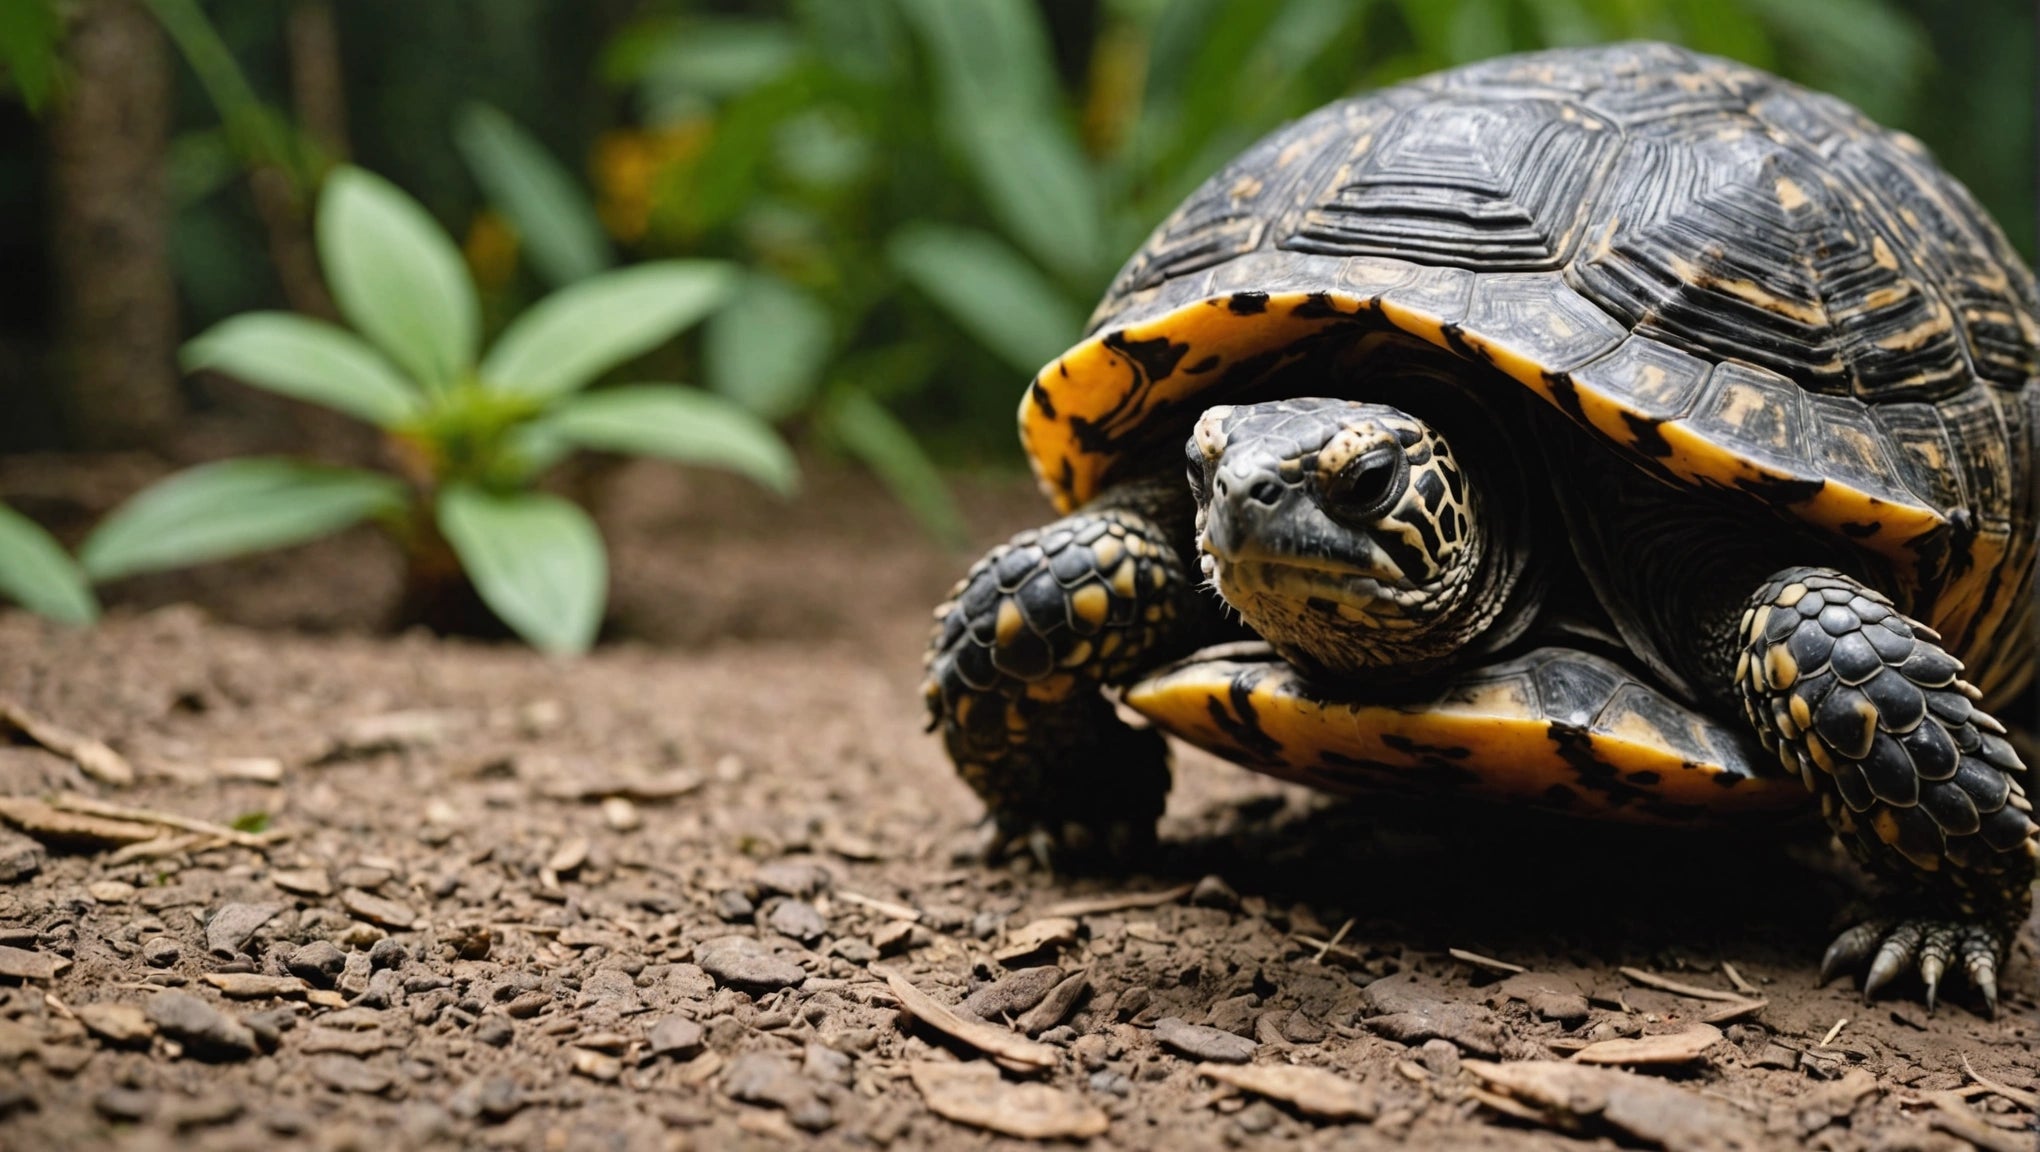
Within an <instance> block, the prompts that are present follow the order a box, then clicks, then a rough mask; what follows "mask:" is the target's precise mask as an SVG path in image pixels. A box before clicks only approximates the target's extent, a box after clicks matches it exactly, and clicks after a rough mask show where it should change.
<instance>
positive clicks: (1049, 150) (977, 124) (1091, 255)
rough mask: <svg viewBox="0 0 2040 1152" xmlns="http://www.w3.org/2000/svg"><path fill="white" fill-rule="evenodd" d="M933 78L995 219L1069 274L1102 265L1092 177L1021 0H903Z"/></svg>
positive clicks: (1030, 8)
mask: <svg viewBox="0 0 2040 1152" xmlns="http://www.w3.org/2000/svg"><path fill="white" fill-rule="evenodd" d="M902 8H903V9H904V11H905V12H906V14H907V16H908V17H909V19H910V20H911V21H912V22H913V24H914V25H915V27H916V29H917V30H918V31H919V33H920V36H921V40H922V42H923V43H924V44H925V45H926V46H927V49H928V54H929V57H930V58H931V60H932V61H933V63H934V67H935V73H936V76H937V77H938V79H939V80H940V81H941V88H942V96H943V109H944V122H945V124H946V126H947V134H948V136H949V137H950V139H951V140H952V141H954V143H955V144H956V146H957V147H958V148H960V149H961V150H962V152H963V155H964V157H965V159H966V160H968V161H969V163H970V166H971V169H972V171H973V173H974V174H975V175H976V177H977V181H978V184H979V186H980V187H981V188H982V190H983V192H984V196H985V201H986V205H987V206H988V207H989V208H990V209H991V211H992V214H993V216H995V217H996V218H997V219H998V221H999V223H1000V224H1001V225H1002V226H1003V227H1004V228H1005V229H1006V230H1007V231H1008V232H1010V233H1011V234H1012V236H1013V238H1014V239H1015V240H1017V241H1018V242H1019V243H1020V244H1021V245H1022V246H1023V247H1025V248H1026V249H1027V250H1028V251H1029V252H1031V253H1033V254H1034V256H1035V257H1036V258H1037V259H1039V260H1041V262H1042V263H1044V264H1047V265H1049V266H1050V267H1052V268H1054V269H1056V270H1057V271H1058V272H1061V273H1063V274H1064V275H1067V276H1070V277H1072V278H1073V279H1076V280H1085V281H1088V280H1090V279H1092V278H1093V277H1095V276H1096V275H1097V273H1098V272H1099V271H1100V270H1101V264H1102V258H1101V257H1102V252H1103V237H1104V230H1105V229H1104V224H1103V211H1102V209H1101V206H1100V201H1099V196H1098V190H1097V187H1096V182H1095V180H1094V179H1093V176H1092V173H1091V169H1090V166H1089V164H1088V163H1087V162H1086V161H1085V159H1084V154H1083V149H1082V148H1080V147H1079V146H1078V144H1077V140H1076V137H1075V134H1074V133H1073V132H1072V131H1071V130H1070V128H1069V126H1068V125H1067V124H1066V123H1064V121H1063V118H1062V116H1061V114H1060V106H1059V104H1058V91H1059V88H1058V84H1057V77H1056V72H1055V63H1054V59H1053V57H1052V56H1051V54H1050V52H1049V47H1048V33H1047V29H1046V28H1044V27H1043V25H1042V21H1041V14H1040V12H1039V11H1038V10H1037V9H1036V7H1035V5H1033V4H1032V3H1029V2H1028V0H974V2H973V3H968V4H958V3H953V2H952V0H902Z"/></svg>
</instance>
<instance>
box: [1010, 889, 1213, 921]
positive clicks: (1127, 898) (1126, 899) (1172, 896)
mask: <svg viewBox="0 0 2040 1152" xmlns="http://www.w3.org/2000/svg"><path fill="white" fill-rule="evenodd" d="M1196 887H1197V885H1195V884H1183V885H1180V886H1178V887H1175V888H1165V889H1163V890H1162V891H1160V892H1123V893H1120V894H1119V895H1117V896H1086V897H1082V898H1079V899H1076V900H1064V901H1062V902H1060V903H1057V904H1051V905H1049V906H1048V907H1047V908H1044V909H1042V912H1041V914H1042V915H1043V916H1044V917H1054V916H1102V915H1104V914H1105V913H1107V912H1125V911H1127V910H1129V909H1133V908H1159V907H1161V906H1162V905H1164V904H1174V903H1176V902H1177V901H1178V900H1181V899H1182V898H1183V897H1185V896H1188V895H1190V893H1191V892H1192V891H1194V890H1195V889H1196Z"/></svg>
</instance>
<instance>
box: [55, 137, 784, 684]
mask: <svg viewBox="0 0 2040 1152" xmlns="http://www.w3.org/2000/svg"><path fill="white" fill-rule="evenodd" d="M316 238H317V243H318V250H319V256H320V261H321V263H322V264H323V266H324V268H325V272H326V280H327V285H328V287H329V288H330V290H331V292H332V295H333V299H334V301H335V303H336V305H337V306H338V308H339V310H340V313H341V315H342V316H343V317H345V318H346V320H347V321H348V323H349V324H350V325H352V327H353V328H354V329H355V331H354V332H349V331H347V330H346V329H343V328H340V327H338V326H335V325H331V324H327V323H324V322H322V321H318V320H313V319H309V318H306V317H303V316H298V315H293V314H289V313H278V312H259V313H249V314H245V315H241V316H237V317H234V318H232V319H229V320H226V321H224V322H222V323H220V324H219V325H217V326H215V327H213V328H212V329H210V330H209V331H207V332H205V333H203V334H202V335H200V336H198V337H197V338H196V339H194V340H192V341H191V342H190V343H189V344H187V345H186V346H185V350H184V356H183V359H184V364H185V367H186V368H187V369H189V370H192V371H198V370H202V369H203V370H213V371H219V372H223V373H226V374H228V375H231V376H234V377H236V378H238V379H240V380H243V381H245V382H247V383H249V384H252V385H255V386H257V387H261V388H265V389H268V390H270V391H272V392H277V393H281V394H283V395H286V396H290V397H293V398H296V399H299V400H304V401H309V402H311V403H314V404H321V405H324V406H326V407H328V408H332V409H334V410H336V411H339V412H343V413H345V414H347V415H349V416H353V417H356V418H358V419H361V420H364V421H367V422H368V423H370V424H373V425H375V426H377V427H379V428H381V429H383V430H384V431H385V432H386V433H387V434H388V436H389V438H390V440H391V442H392V443H393V445H394V446H395V447H396V455H397V457H398V459H399V460H400V469H399V471H400V475H391V474H386V473H382V472H375V471H364V470H360V469H353V468H335V467H329V466H323V465H316V464H311V463H306V462H302V461H296V460H286V459H269V458H265V459H239V460H227V461H221V462H217V463H212V464H206V465H201V466H199V467H197V468H193V469H190V470H188V471H185V472H182V473H178V474H176V475H174V476H171V477H168V478H166V479H165V480H163V481H161V482H159V483H158V484H156V485H155V486H153V487H151V488H149V489H148V490H146V491H144V492H142V493H141V494H139V495H137V496H136V497H134V498H133V499H132V500H130V501H129V502H128V503H127V504H125V505H123V506H122V507H121V508H119V509H117V510H116V511H115V512H114V513H113V514H112V515H111V516H110V517H109V518H108V519H107V520H106V521H105V522H104V523H103V524H101V525H100V526H99V527H98V529H97V530H96V531H94V532H93V534H92V535H91V537H90V538H88V539H87V540H86V542H85V545H84V547H83V549H82V550H81V553H80V561H81V562H82V564H83V566H84V570H85V572H86V573H87V574H88V575H89V576H90V577H91V578H92V579H93V580H96V581H104V580H111V579H115V578H118V577H121V576H126V575H130V574H133V573H137V572H144V571H149V570H153V569H161V568H171V567H181V566H185V565H189V564H195V563H199V562H203V561H208V560H216V559H222V558H225V557H229V556H235V555H240V554H243V553H247V552H251V551H256V550H261V549H267V548H276V547H282V546H285V545H289V544H295V543H300V542H303V541H306V540H310V539H313V538H316V537H319V536H324V535H327V534H329V533H332V532H336V531H338V530H340V529H342V528H345V527H348V526H350V525H353V524H356V523H360V522H362V521H364V520H374V521H379V522H381V523H384V524H385V525H387V526H389V527H390V528H391V529H392V530H393V531H395V532H396V533H397V534H398V536H399V537H400V539H402V540H403V541H404V543H405V544H406V546H407V549H408V553H409V555H410V557H411V563H412V580H413V585H414V587H413V591H414V594H416V593H419V592H420V589H419V587H418V586H419V585H420V584H427V585H429V584H433V583H435V582H444V581H446V580H448V579H457V578H458V576H459V574H460V573H462V572H464V573H465V575H466V576H467V577H468V578H469V579H471V580H472V582H473V589H474V591H475V592H476V593H478V594H479V595H480V598H481V600H482V602H483V603H485V604H486V605H487V607H488V609H489V610H490V611H492V612H493V613H494V614H495V616H496V617H497V618H498V619H500V620H501V621H502V622H503V623H504V624H506V625H508V626H509V627H510V628H511V629H513V630H514V631H515V632H516V633H517V634H518V635H520V636H522V637H524V638H525V639H526V640H528V641H530V642H531V643H532V644H534V645H536V646H537V647H539V648H543V649H546V650H548V651H560V652H573V651H579V650H582V649H585V648H586V647H587V646H588V645H589V644H590V643H591V642H592V640H593V639H594V636H595V632H596V628H597V626H598V625H599V624H600V622H601V616H602V609H603V604H604V600H605V597H606V584H607V560H606V557H605V553H604V550H603V545H602V540H601V537H600V535H599V534H598V533H597V531H596V529H595V526H594V524H593V522H592V521H591V520H590V519H589V518H588V516H587V515H586V514H585V513H584V512H582V511H581V509H580V508H578V507H576V506H575V505H574V504H572V503H571V502H569V501H567V500H564V499H562V498H560V497H558V496H554V495H550V494H547V493H544V492H540V491H537V490H535V488H534V485H535V484H536V483H537V481H538V480H539V479H540V478H541V476H542V475H543V474H544V473H545V472H546V470H547V469H549V468H550V467H552V466H553V465H554V464H556V463H558V462H559V461H560V460H561V459H563V458H564V457H565V456H566V455H567V454H569V453H571V452H572V451H574V450H576V449H594V450H601V451H613V452H623V453H629V454H635V455H644V456H657V457H663V458H666V459H672V460H677V461H681V462H685V463H690V464H702V465H708V466H712V467H718V468H724V469H728V470H731V471H735V472H738V473H741V474H743V475H745V476H748V477H750V478H751V479H753V480H755V481H757V482H758V483H760V484H762V485H765V486H766V487H768V488H771V489H773V490H775V491H778V492H781V493H786V492H790V491H791V490H792V489H793V487H794V484H795V481H796V472H795V465H794V461H793V457H792V454H791V453H790V452H789V451H788V449H787V448H786V446H785V444H784V443H783V442H781V441H780V439H779V438H778V436H777V435H776V434H775V433H774V432H773V431H772V429H771V428H770V427H769V426H768V425H767V424H765V423H764V422H762V421H760V420H759V419H757V418H756V417H755V416H753V415H752V414H750V413H749V412H747V411H745V410H744V409H742V408H741V407H738V406H737V405H734V404H731V403H729V402H728V401H727V400H724V399H722V398H720V397H718V396H715V395H713V394H712V393H709V392H705V391H702V390H699V389H694V388H687V387H683V386H680V385H677V384H665V383H641V384H631V385H628V386H623V387H610V388H603V389H599V390H594V391H588V390H586V389H587V388H588V386H589V385H590V384H592V383H594V382H595V381H596V380H597V378H599V377H601V376H602V375H603V374H605V373H607V372H609V371H610V370H611V369H613V368H616V367H619V366H621V365H623V364H624V363H626V362H628V361H630V360H632V359H635V358H636V357H638V356H641V355H643V354H645V353H647V352H649V351H651V350H653V349H655V348H657V347H659V346H661V345H663V344H665V343H666V342H667V341H669V340H670V339H671V338H672V337H673V336H675V335H676V334H677V333H679V332H680V331H681V330H683V329H685V328H687V327H688V326H689V325H691V324H694V323H695V322H696V321H699V320H701V319H702V318H703V317H705V316H708V315H709V314H711V313H712V312H714V311H715V310H716V309H717V308H719V307H721V306H722V305H723V304H724V303H725V301H726V300H727V299H728V297H729V296H730V294H731V292H732V289H733V284H734V279H735V277H734V274H733V271H732V270H731V269H730V268H728V267H727V266H725V265H722V264H718V263H713V262H707V261H680V260H672V261H660V262H653V263H646V264H639V265H636V266H634V267H629V268H625V269H621V270H617V271H612V272H605V273H602V274H599V275H595V276H592V277H589V278H587V279H584V280H580V281H578V282H577V283H575V284H573V285H572V286H570V287H567V288H564V289H562V290H560V291H558V292H556V293H554V294H552V295H550V296H548V297H546V298H544V299H543V300H540V301H539V302H538V303H537V304H535V305H534V306H533V307H531V308H530V309H529V310H527V311H525V312H524V313H523V314H522V315H520V316H518V317H517V318H516V319H515V320H513V321H512V322H511V323H510V324H509V325H508V327H507V328H506V329H505V330H504V331H503V333H502V334H501V336H500V337H498V338H497V340H496V341H495V343H494V344H493V345H492V346H491V347H490V348H489V349H488V352H487V354H486V355H478V352H479V344H480V320H479V306H478V304H477V300H476V294H475V289H474V285H473V283H472V282H471V280H470V279H469V276H468V273H467V270H466V268H465V267H464V266H463V265H462V264H461V261H460V256H459V254H458V252H457V251H456V250H455V248H454V246H453V244H452V241H451V240H450V239H449V238H448V237H447V236H446V234H445V233H444V232H443V231H442V230H441V229H440V228H439V226H438V225H437V224H436V223H434V222H433V220H432V218H431V217H430V216H429V215H428V214H427V213H426V212H425V210H424V208H423V207H421V206H420V205H419V204H417V203H416V202H415V201H413V200H412V199H411V198H410V197H408V196H406V195H405V194H404V193H403V192H401V191H399V190H398V189H397V188H396V187H395V186H394V185H391V184H389V183H388V182H386V181H384V180H383V179H382V178H380V177H378V176H375V175H373V174H371V173H369V172H366V171H363V170H361V169H358V168H351V167H341V168H337V169H335V170H334V171H333V172H332V174H331V175H330V176H329V177H328V178H327V181H326V186H325V189H324V191H323V192H322V194H321V197H320V200H319V204H318V212H317V218H316ZM357 333H358V335H357ZM439 591H442V592H443V591H444V590H443V589H441V590H439ZM420 602H421V603H425V604H428V605H429V604H444V602H445V601H444V597H443V596H440V595H438V594H437V593H435V591H434V590H433V589H432V588H429V587H428V588H425V589H423V595H422V597H421V599H420Z"/></svg>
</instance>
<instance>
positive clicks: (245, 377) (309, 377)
mask: <svg viewBox="0 0 2040 1152" xmlns="http://www.w3.org/2000/svg"><path fill="white" fill-rule="evenodd" d="M180 360H181V362H182V363H183V365H184V370H185V371H186V372H198V371H201V370H211V371H214V372H224V373H226V374H227V375H229V376H232V377H234V378H235V379H237V380H240V381H242V382H244V383H247V384H252V385H254V386H255V387H257V388H266V389H268V390H269V391H271V392H277V393H281V394H282V395H285V396H289V397H291V398H293V399H296V400H306V401H310V402H311V403H313V404H323V405H325V406H326V407H328V408H332V409H334V410H336V411H340V412H345V413H346V414H347V415H349V416H353V417H355V418H357V419H360V420H366V421H368V422H369V423H371V424H374V425H377V426H378V427H382V428H389V427H393V426H395V425H398V424H401V423H403V422H404V421H406V420H409V419H410V418H412V417H413V416H416V415H417V414H418V412H419V409H420V407H421V400H422V397H420V396H419V395H418V390H417V389H416V388H415V387H413V386H412V385H411V383H410V382H409V381H407V380H405V379H404V378H403V377H402V376H399V375H398V374H397V372H396V369H394V368H392V367H390V364H389V362H388V361H387V360H384V359H383V358H382V355H381V354H380V353H378V352H377V351H376V350H375V349H374V348H371V347H369V346H368V345H367V344H365V343H363V342H362V341H361V340H360V339H359V338H358V337H356V336H355V335H354V334H353V333H351V332H348V331H346V330H344V329H341V328H337V327H334V326H333V325H331V324H328V323H326V322H325V321H323V320H313V319H310V318H309V317H305V316H298V315H294V314H292V313H289V312H249V313H245V314H243V315H240V316H236V317H234V318H233V319H231V320H226V321H222V322H221V323H219V324H216V325H214V326H213V327H212V328H210V329H208V330H207V331H206V332H204V333H203V334H202V335H200V336H198V337H197V338H195V339H193V340H192V341H191V342H190V343H188V344H186V345H185V346H184V351H183V354H182V356H181V357H180Z"/></svg>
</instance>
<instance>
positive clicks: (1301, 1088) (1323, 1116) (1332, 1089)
mask: <svg viewBox="0 0 2040 1152" xmlns="http://www.w3.org/2000/svg"><path fill="white" fill-rule="evenodd" d="M1197 1074H1198V1075H1200V1076H1203V1077H1205V1078H1206V1079H1208V1080H1216V1081H1218V1082H1219V1083H1220V1084H1229V1085H1231V1086H1232V1087H1234V1088H1238V1089H1240V1090H1241V1091H1243V1092H1252V1093H1253V1094H1255V1095H1256V1096H1266V1097H1268V1098H1269V1099H1270V1100H1280V1101H1281V1102H1282V1103H1284V1104H1287V1105H1289V1106H1290V1107H1292V1108H1294V1109H1296V1110H1297V1111H1298V1112H1301V1113H1303V1114H1304V1115H1305V1116H1309V1117H1311V1118H1313V1119H1317V1120H1372V1119H1374V1117H1375V1115H1376V1113H1377V1112H1378V1111H1379V1106H1378V1105H1377V1104H1376V1103H1375V1102H1374V1098H1373V1097H1371V1096H1369V1095H1368V1094H1367V1093H1366V1091H1365V1090H1363V1089H1362V1088H1361V1087H1360V1085H1358V1084H1356V1083H1354V1082H1353V1081H1351V1080H1348V1079H1346V1078H1345V1077H1344V1076H1341V1075H1339V1074H1338V1073H1336V1072H1327V1071H1326V1070H1324V1069H1323V1068H1308V1067H1305V1066H1303V1065H1301V1064H1209V1063H1207V1064H1199V1065H1198V1066H1197Z"/></svg>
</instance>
